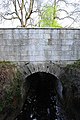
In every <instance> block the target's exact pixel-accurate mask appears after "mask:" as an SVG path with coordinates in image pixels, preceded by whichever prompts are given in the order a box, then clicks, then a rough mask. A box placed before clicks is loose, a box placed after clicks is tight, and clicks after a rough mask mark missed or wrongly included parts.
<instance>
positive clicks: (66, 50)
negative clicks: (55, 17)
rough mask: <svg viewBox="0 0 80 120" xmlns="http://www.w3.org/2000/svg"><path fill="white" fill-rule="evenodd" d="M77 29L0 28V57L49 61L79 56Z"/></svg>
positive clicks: (79, 43) (79, 38) (70, 59)
mask: <svg viewBox="0 0 80 120" xmlns="http://www.w3.org/2000/svg"><path fill="white" fill-rule="evenodd" d="M79 46H80V30H77V29H50V28H48V29H46V28H45V29H44V28H43V29H42V28H35V29H31V28H30V29H22V28H19V29H18V28H17V29H0V60H6V61H22V62H23V61H30V62H32V61H34V62H38V61H39V62H42V61H44V62H45V61H50V60H51V61H53V62H56V61H57V62H60V61H65V63H67V62H70V61H74V60H77V59H80V52H79V51H80V47H79Z"/></svg>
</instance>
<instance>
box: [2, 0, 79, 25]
mask: <svg viewBox="0 0 80 120" xmlns="http://www.w3.org/2000/svg"><path fill="white" fill-rule="evenodd" d="M46 3H47V5H51V6H58V10H57V11H58V13H59V14H58V15H57V16H55V20H54V22H53V24H52V23H50V24H49V25H48V23H49V22H47V21H46V22H45V23H47V25H46V24H43V23H44V19H43V17H42V22H41V26H43V27H45V26H50V25H51V26H50V27H52V26H54V27H57V26H59V27H61V25H59V24H58V20H59V21H61V23H65V26H64V27H74V25H75V24H76V25H77V27H80V24H79V21H80V17H79V16H80V3H79V2H78V1H73V2H71V1H69V0H47V1H42V0H1V1H0V10H1V11H0V22H1V23H2V22H5V21H7V20H9V21H12V23H13V25H15V23H16V26H19V27H28V26H29V27H33V26H39V25H38V23H39V21H40V20H41V18H40V17H39V15H41V13H42V10H43V7H44V6H46ZM46 7H47V6H46ZM54 9H55V7H54ZM54 11H55V10H54ZM42 14H43V13H42ZM47 15H48V14H47ZM42 16H43V15H42ZM39 18H40V19H39ZM47 18H50V15H49V17H48V16H47ZM50 19H51V18H50ZM51 20H52V19H51ZM66 21H68V22H66Z"/></svg>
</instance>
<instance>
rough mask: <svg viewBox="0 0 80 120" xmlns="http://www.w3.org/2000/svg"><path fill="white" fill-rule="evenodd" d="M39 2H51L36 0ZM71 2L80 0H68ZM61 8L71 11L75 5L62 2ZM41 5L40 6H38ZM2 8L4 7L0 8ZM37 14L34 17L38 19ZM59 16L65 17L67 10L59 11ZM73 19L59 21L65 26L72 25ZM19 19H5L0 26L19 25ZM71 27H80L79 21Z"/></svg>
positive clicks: (43, 3) (10, 26) (79, 0)
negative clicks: (66, 4)
mask: <svg viewBox="0 0 80 120" xmlns="http://www.w3.org/2000/svg"><path fill="white" fill-rule="evenodd" d="M36 1H37V2H38V4H39V5H40V3H42V5H45V4H46V3H48V2H49V0H44V1H43V0H36ZM51 1H53V0H51ZM68 1H69V2H70V3H73V2H74V1H75V2H76V3H78V2H80V0H68ZM60 6H61V8H63V9H67V11H71V10H72V9H73V7H71V6H70V7H69V6H65V3H64V2H61V4H60ZM38 7H39V6H38ZM0 9H1V10H2V8H0ZM36 16H37V14H34V15H33V17H34V18H35V19H36ZM59 16H61V17H64V16H65V12H61V13H59ZM76 19H77V18H76ZM72 22H73V21H72V20H71V19H64V20H62V21H59V23H60V24H61V25H62V26H63V27H68V26H70V25H71V23H72ZM19 25H20V24H19V21H18V20H15V21H3V23H0V28H12V27H14V28H15V27H19ZM71 27H75V28H78V27H80V26H79V23H76V22H75V23H74V24H73V26H71Z"/></svg>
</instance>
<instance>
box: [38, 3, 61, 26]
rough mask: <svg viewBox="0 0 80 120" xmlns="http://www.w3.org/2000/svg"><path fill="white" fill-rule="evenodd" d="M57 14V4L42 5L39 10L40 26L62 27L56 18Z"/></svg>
mask: <svg viewBox="0 0 80 120" xmlns="http://www.w3.org/2000/svg"><path fill="white" fill-rule="evenodd" d="M56 16H57V6H56V5H54V6H51V5H47V6H45V7H43V10H42V12H41V15H40V17H41V20H40V23H39V24H40V27H54V28H59V27H62V26H61V25H60V24H59V23H58V21H57V20H56Z"/></svg>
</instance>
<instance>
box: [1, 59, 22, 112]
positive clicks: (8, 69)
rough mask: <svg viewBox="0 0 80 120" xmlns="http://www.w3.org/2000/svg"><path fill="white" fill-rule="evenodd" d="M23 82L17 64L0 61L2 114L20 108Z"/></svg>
mask: <svg viewBox="0 0 80 120" xmlns="http://www.w3.org/2000/svg"><path fill="white" fill-rule="evenodd" d="M21 80H22V74H21V72H20V71H19V69H18V68H17V66H16V65H15V64H13V63H11V62H5V61H0V112H2V111H4V110H5V109H9V108H10V109H12V110H14V109H16V108H17V107H19V103H20V100H21Z"/></svg>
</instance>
